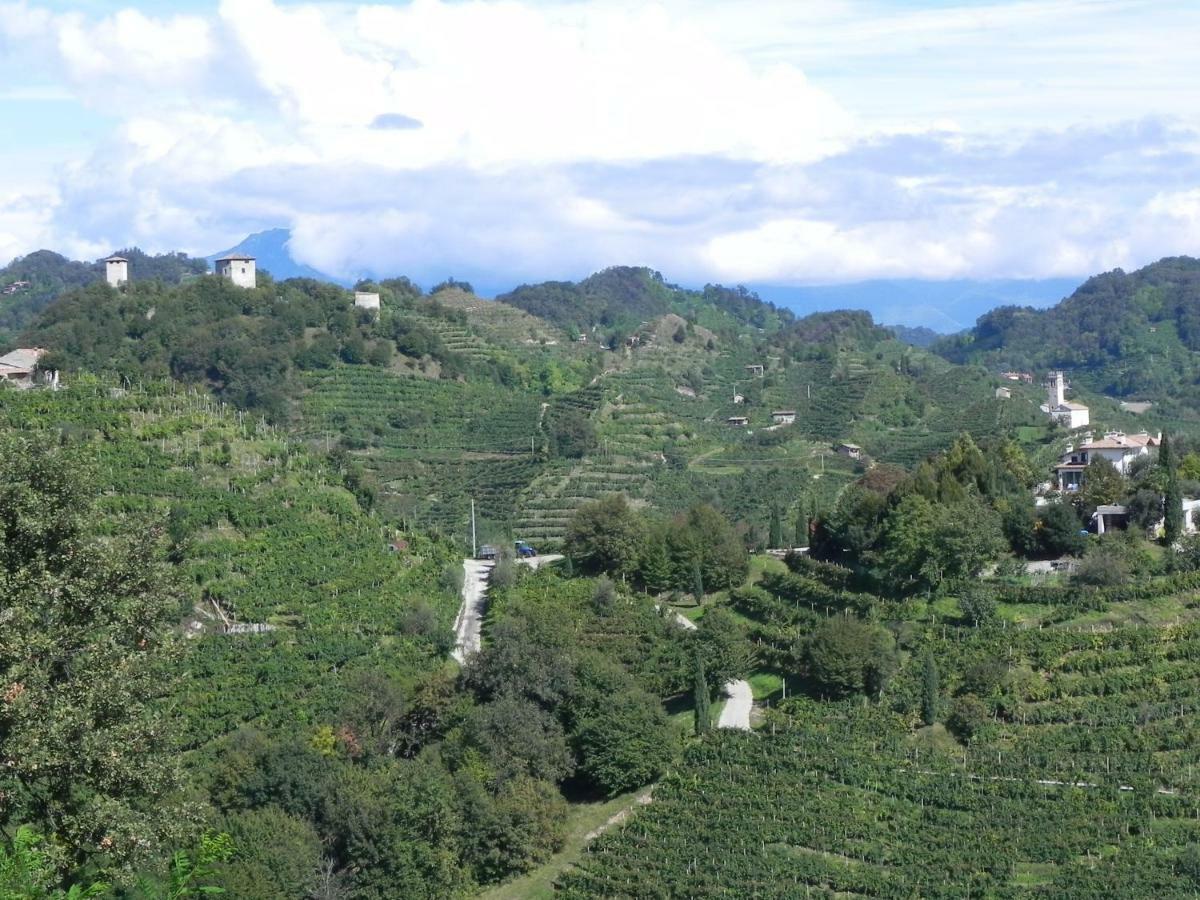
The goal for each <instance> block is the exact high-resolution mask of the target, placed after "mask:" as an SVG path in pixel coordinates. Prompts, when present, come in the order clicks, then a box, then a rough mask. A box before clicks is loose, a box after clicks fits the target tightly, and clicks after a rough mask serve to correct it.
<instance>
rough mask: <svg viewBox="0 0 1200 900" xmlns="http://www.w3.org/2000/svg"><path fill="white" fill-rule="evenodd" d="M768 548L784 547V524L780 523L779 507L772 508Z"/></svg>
mask: <svg viewBox="0 0 1200 900" xmlns="http://www.w3.org/2000/svg"><path fill="white" fill-rule="evenodd" d="M767 541H768V546H770V547H772V548H774V549H778V548H780V547H782V546H783V524H782V523H781V522H780V521H779V507H778V506H772V507H771V526H770V528H769V529H768V536H767Z"/></svg>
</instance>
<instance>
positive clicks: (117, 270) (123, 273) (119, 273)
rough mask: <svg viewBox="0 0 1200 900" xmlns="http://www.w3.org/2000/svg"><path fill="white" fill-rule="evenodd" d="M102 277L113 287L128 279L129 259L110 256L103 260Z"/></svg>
mask: <svg viewBox="0 0 1200 900" xmlns="http://www.w3.org/2000/svg"><path fill="white" fill-rule="evenodd" d="M104 277H105V278H106V279H107V280H108V283H109V284H111V285H112V286H113V287H120V286H121V285H123V284H125V283H126V282H127V281H129V260H127V259H126V258H125V257H123V256H110V257H109V258H108V259H106V260H105V261H104Z"/></svg>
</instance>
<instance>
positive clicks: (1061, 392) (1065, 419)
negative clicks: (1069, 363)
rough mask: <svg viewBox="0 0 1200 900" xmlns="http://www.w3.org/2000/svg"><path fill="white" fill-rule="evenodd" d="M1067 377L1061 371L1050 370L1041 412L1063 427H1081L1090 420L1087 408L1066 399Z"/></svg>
mask: <svg viewBox="0 0 1200 900" xmlns="http://www.w3.org/2000/svg"><path fill="white" fill-rule="evenodd" d="M1066 391H1067V378H1066V376H1065V375H1064V374H1063V373H1062V372H1051V373H1050V377H1049V378H1047V379H1046V404H1045V406H1043V407H1042V412H1044V413H1046V414H1047V415H1049V416H1050V418H1052V419H1054V421H1056V422H1058V424H1059V425H1062V426H1063V427H1064V428H1072V429H1074V428H1083V427H1084V426H1085V425H1087V424H1088V422H1089V421H1090V420H1091V419H1090V416H1089V414H1088V408H1087V407H1086V406H1084V405H1083V404H1082V403H1069V402H1067V399H1066Z"/></svg>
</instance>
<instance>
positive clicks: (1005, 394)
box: [996, 387, 1012, 400]
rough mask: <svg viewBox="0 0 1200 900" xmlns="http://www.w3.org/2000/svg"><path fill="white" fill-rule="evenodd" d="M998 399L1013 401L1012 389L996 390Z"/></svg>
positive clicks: (1002, 388)
mask: <svg viewBox="0 0 1200 900" xmlns="http://www.w3.org/2000/svg"><path fill="white" fill-rule="evenodd" d="M996 399H997V400H1011V399H1012V390H1011V389H1010V388H1006V387H998V388H996Z"/></svg>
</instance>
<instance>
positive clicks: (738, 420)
mask: <svg viewBox="0 0 1200 900" xmlns="http://www.w3.org/2000/svg"><path fill="white" fill-rule="evenodd" d="M725 422H726V423H727V424H729V425H732V426H733V427H734V428H745V427H746V426H747V425H749V424H750V420H749V419H748V418H746V417H745V416H730V417H729V418H728V419H726V420H725Z"/></svg>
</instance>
